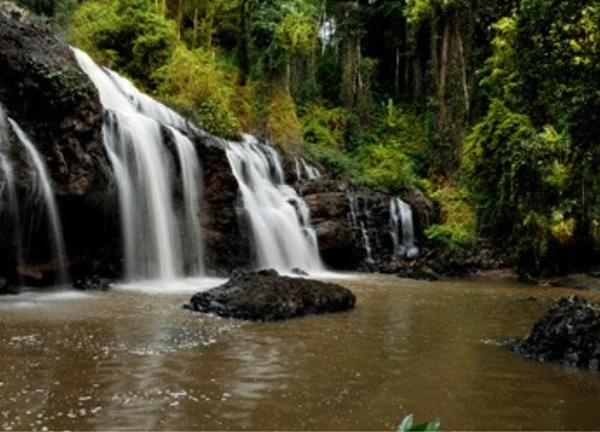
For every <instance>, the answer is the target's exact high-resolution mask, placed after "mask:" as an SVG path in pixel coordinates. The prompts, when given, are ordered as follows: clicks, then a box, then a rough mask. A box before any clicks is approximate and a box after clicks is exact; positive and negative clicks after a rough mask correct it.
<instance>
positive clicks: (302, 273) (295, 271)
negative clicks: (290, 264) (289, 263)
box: [292, 268, 308, 276]
mask: <svg viewBox="0 0 600 432" xmlns="http://www.w3.org/2000/svg"><path fill="white" fill-rule="evenodd" d="M292 274H295V275H298V276H308V272H306V271H305V270H302V269H301V268H293V269H292Z"/></svg>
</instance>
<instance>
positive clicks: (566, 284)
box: [550, 274, 600, 291]
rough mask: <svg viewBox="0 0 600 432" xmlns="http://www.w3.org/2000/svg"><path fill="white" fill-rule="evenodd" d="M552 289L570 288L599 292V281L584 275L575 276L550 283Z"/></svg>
mask: <svg viewBox="0 0 600 432" xmlns="http://www.w3.org/2000/svg"><path fill="white" fill-rule="evenodd" d="M550 285H551V286H553V287H559V288H572V289H579V290H584V291H600V281H598V280H597V279H594V278H592V277H590V276H587V275H584V274H575V275H570V276H567V277H563V278H560V279H557V280H554V281H551V282H550Z"/></svg>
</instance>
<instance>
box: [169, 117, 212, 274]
mask: <svg viewBox="0 0 600 432" xmlns="http://www.w3.org/2000/svg"><path fill="white" fill-rule="evenodd" d="M169 130H170V131H171V133H172V134H173V139H174V140H175V145H176V146H177V154H178V155H179V165H180V167H181V179H182V182H183V195H184V197H186V199H185V232H186V233H187V235H186V236H185V237H184V244H183V250H184V257H185V258H186V259H187V262H186V264H187V266H188V268H189V269H190V271H191V273H192V274H203V273H204V261H203V250H202V242H201V241H198V239H201V238H202V228H201V226H200V216H199V215H198V209H199V208H200V199H199V198H200V196H199V193H200V191H201V190H202V186H201V185H202V171H201V168H200V163H199V162H198V153H197V152H196V148H195V147H194V144H192V142H191V141H190V140H189V139H188V138H187V137H186V136H185V135H183V134H182V133H181V132H179V131H178V130H177V129H174V128H172V127H169Z"/></svg>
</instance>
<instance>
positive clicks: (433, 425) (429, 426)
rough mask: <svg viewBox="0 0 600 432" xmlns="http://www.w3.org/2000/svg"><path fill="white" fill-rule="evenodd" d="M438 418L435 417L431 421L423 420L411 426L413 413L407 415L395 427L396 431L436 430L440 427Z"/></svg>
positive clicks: (427, 431) (430, 431) (428, 431)
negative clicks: (423, 421)
mask: <svg viewBox="0 0 600 432" xmlns="http://www.w3.org/2000/svg"><path fill="white" fill-rule="evenodd" d="M440 424H441V423H440V419H435V420H434V421H432V422H425V423H421V424H418V425H416V426H413V415H412V414H410V415H407V416H406V417H404V420H402V423H400V426H398V429H396V432H417V431H420V432H436V431H437V430H439V428H440Z"/></svg>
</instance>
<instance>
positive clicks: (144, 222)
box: [73, 48, 204, 280]
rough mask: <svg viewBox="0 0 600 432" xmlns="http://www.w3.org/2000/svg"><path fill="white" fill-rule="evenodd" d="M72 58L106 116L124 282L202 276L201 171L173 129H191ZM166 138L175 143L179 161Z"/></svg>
mask: <svg viewBox="0 0 600 432" xmlns="http://www.w3.org/2000/svg"><path fill="white" fill-rule="evenodd" d="M73 51H74V53H75V56H76V58H77V61H78V63H79V66H80V67H81V68H82V69H83V70H84V71H85V72H86V73H87V75H88V76H89V77H90V79H91V80H92V82H93V83H94V84H95V86H96V87H97V89H98V91H99V94H100V100H101V102H102V104H103V107H104V109H105V122H104V144H105V148H106V151H107V153H108V155H109V158H110V162H111V164H112V167H113V171H114V176H115V182H116V184H117V189H118V192H119V201H120V208H121V223H122V230H123V238H124V249H125V262H126V274H127V278H128V279H129V280H133V279H173V278H176V277H178V276H182V275H183V274H184V270H187V273H192V274H194V275H200V274H202V273H203V271H204V265H203V254H202V250H203V248H202V233H201V228H200V218H199V211H200V202H201V168H200V163H199V160H198V155H197V153H196V150H195V148H194V145H193V144H192V142H191V141H190V140H189V139H188V138H187V137H185V136H184V135H183V134H182V133H181V132H180V131H179V130H177V129H176V128H179V129H181V130H190V129H191V128H192V126H191V125H190V124H189V123H188V122H187V121H186V120H185V119H184V118H183V117H181V116H180V115H178V114H177V113H175V112H174V111H172V110H170V109H169V108H167V107H165V106H164V105H162V104H161V103H159V102H157V101H155V100H153V99H152V98H150V97H149V96H147V95H145V94H143V93H141V92H140V91H139V90H138V89H137V88H136V87H135V86H134V85H133V84H132V83H131V82H130V81H128V80H126V79H125V78H123V77H121V76H120V75H118V74H117V73H115V72H113V71H110V70H108V69H104V68H101V67H99V66H98V65H97V64H95V63H94V62H93V61H92V59H91V58H90V57H89V56H88V55H87V54H85V53H84V52H82V51H80V50H78V49H75V48H74V49H73ZM167 135H170V136H171V137H172V139H173V141H174V143H175V152H176V153H177V154H176V156H175V157H172V155H171V154H170V152H169V149H168V146H167V143H166V142H165V138H166V136H167ZM174 159H175V160H174ZM177 165H178V166H179V168H180V172H181V180H182V184H181V189H182V191H183V201H184V202H183V205H184V209H185V218H184V219H185V222H184V225H185V226H179V224H178V222H177V218H176V209H175V203H174V202H173V194H172V190H173V186H174V175H173V173H174V172H175V171H176V166H177ZM182 228H183V229H182ZM184 267H186V268H185V269H184Z"/></svg>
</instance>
